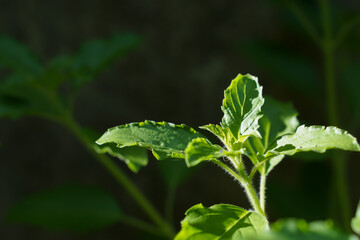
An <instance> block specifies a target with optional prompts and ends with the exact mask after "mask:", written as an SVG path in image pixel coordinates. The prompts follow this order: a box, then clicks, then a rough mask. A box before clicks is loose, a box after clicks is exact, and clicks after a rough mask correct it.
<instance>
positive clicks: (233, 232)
mask: <svg viewBox="0 0 360 240" xmlns="http://www.w3.org/2000/svg"><path fill="white" fill-rule="evenodd" d="M185 215H186V217H185V219H184V220H183V221H182V222H181V226H182V228H181V231H180V232H179V233H178V234H177V235H176V237H175V240H188V239H192V240H203V239H209V240H210V239H218V240H220V239H221V240H227V239H233V240H235V239H243V237H245V236H250V235H253V234H258V233H262V232H264V231H266V230H268V222H267V220H266V218H265V217H263V216H262V215H260V214H258V213H256V212H251V211H247V210H245V209H242V208H239V207H237V206H234V205H229V204H217V205H213V206H211V207H209V208H207V207H204V206H203V205H202V204H197V205H195V206H193V207H191V208H190V209H188V210H187V211H186V213H185Z"/></svg>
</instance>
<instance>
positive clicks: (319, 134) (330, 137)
mask: <svg viewBox="0 0 360 240" xmlns="http://www.w3.org/2000/svg"><path fill="white" fill-rule="evenodd" d="M333 148H336V149H342V150H347V151H360V146H359V144H358V143H357V141H356V138H354V137H353V136H351V135H350V134H349V133H348V132H346V131H344V130H342V129H339V128H336V127H326V128H325V127H323V126H311V127H305V126H304V125H302V126H300V127H299V128H298V129H297V130H296V132H295V133H293V134H289V135H285V136H283V137H281V138H280V139H279V140H277V141H276V143H275V145H274V147H273V148H272V150H271V152H275V153H279V154H285V155H294V154H295V153H296V152H306V151H314V152H320V153H322V152H325V151H326V150H328V149H333Z"/></svg>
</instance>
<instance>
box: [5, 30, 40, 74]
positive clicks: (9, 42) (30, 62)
mask: <svg viewBox="0 0 360 240" xmlns="http://www.w3.org/2000/svg"><path fill="white" fill-rule="evenodd" d="M0 67H6V68H10V69H11V70H12V71H14V72H16V73H17V74H22V75H31V76H38V75H40V74H41V73H42V71H43V69H42V66H41V63H40V62H39V61H38V60H37V59H36V57H35V56H34V55H33V54H32V53H31V52H30V51H29V49H27V48H26V47H25V46H24V45H22V44H20V43H18V42H17V41H15V40H13V39H12V38H10V37H6V36H0Z"/></svg>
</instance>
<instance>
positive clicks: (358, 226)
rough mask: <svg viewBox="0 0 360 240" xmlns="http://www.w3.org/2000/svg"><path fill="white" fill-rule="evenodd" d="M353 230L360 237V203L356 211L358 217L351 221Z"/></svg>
mask: <svg viewBox="0 0 360 240" xmlns="http://www.w3.org/2000/svg"><path fill="white" fill-rule="evenodd" d="M351 228H352V230H353V231H354V232H355V233H356V234H357V235H360V202H359V204H358V207H357V210H356V215H355V217H354V218H353V219H352V220H351Z"/></svg>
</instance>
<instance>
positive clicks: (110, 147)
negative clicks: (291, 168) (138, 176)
mask: <svg viewBox="0 0 360 240" xmlns="http://www.w3.org/2000/svg"><path fill="white" fill-rule="evenodd" d="M94 147H95V151H96V152H97V153H108V154H110V155H111V156H113V157H116V158H118V159H120V160H122V161H124V162H125V163H126V165H127V166H128V167H129V169H130V170H131V171H133V172H135V173H137V172H138V171H139V170H140V168H142V167H145V166H146V165H147V164H148V157H147V153H146V150H145V149H143V148H140V147H137V146H133V147H124V148H119V147H117V146H116V144H112V143H106V144H103V145H101V146H99V145H95V144H94Z"/></svg>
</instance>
